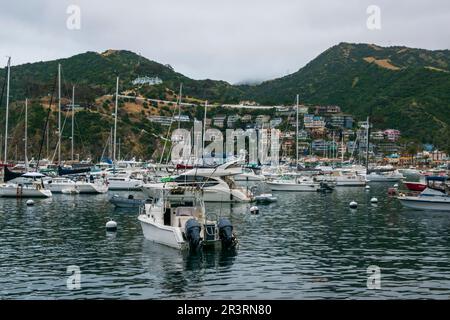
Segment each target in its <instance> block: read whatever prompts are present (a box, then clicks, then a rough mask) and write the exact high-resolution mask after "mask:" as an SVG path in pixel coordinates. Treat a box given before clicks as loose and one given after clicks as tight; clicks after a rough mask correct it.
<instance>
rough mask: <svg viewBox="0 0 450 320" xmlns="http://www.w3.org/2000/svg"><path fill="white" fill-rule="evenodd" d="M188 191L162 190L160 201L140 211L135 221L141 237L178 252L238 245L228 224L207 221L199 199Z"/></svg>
mask: <svg viewBox="0 0 450 320" xmlns="http://www.w3.org/2000/svg"><path fill="white" fill-rule="evenodd" d="M189 189H190V188H180V189H178V190H176V191H175V190H165V191H164V192H163V194H162V197H161V198H159V199H155V200H154V201H153V202H152V203H145V204H144V205H143V206H142V207H141V208H140V214H139V217H138V220H139V222H140V224H141V227H142V232H143V234H144V237H145V238H146V239H147V240H150V241H154V242H156V243H159V244H163V245H166V246H169V247H172V248H175V249H180V250H183V249H190V250H192V251H197V250H199V249H201V248H203V247H206V246H214V247H215V246H216V245H221V246H222V248H223V249H228V248H234V247H235V246H236V244H237V241H236V237H235V235H234V233H233V226H232V225H231V223H230V221H229V220H228V219H226V218H220V219H218V220H217V221H216V219H214V218H213V216H211V217H208V215H207V214H206V213H205V205H204V203H203V200H202V198H201V196H200V197H199V196H197V195H193V194H192V193H191V190H189Z"/></svg>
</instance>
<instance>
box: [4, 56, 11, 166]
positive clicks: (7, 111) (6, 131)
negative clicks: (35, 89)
mask: <svg viewBox="0 0 450 320" xmlns="http://www.w3.org/2000/svg"><path fill="white" fill-rule="evenodd" d="M10 77H11V57H9V58H8V75H7V80H6V81H7V82H6V123H5V150H4V152H5V158H4V159H5V160H4V162H3V163H4V164H6V162H7V160H8V118H9V81H10Z"/></svg>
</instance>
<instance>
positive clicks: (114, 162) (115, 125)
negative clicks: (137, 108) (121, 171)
mask: <svg viewBox="0 0 450 320" xmlns="http://www.w3.org/2000/svg"><path fill="white" fill-rule="evenodd" d="M118 104H119V77H117V81H116V106H115V111H114V144H113V164H114V167H115V165H116V139H117V107H118Z"/></svg>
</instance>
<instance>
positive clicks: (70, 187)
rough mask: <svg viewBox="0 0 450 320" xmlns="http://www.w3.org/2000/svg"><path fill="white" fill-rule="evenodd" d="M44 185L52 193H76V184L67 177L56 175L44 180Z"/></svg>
mask: <svg viewBox="0 0 450 320" xmlns="http://www.w3.org/2000/svg"><path fill="white" fill-rule="evenodd" d="M44 184H45V187H46V188H47V189H49V190H50V191H51V192H52V193H76V192H77V185H76V183H75V181H73V180H71V179H69V178H63V177H57V178H52V179H51V180H47V181H45V182H44Z"/></svg>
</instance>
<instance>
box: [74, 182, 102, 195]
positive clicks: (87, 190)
mask: <svg viewBox="0 0 450 320" xmlns="http://www.w3.org/2000/svg"><path fill="white" fill-rule="evenodd" d="M76 188H77V189H78V191H79V192H80V193H84V194H98V193H106V192H108V186H107V185H104V184H95V183H78V182H77V183H76Z"/></svg>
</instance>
